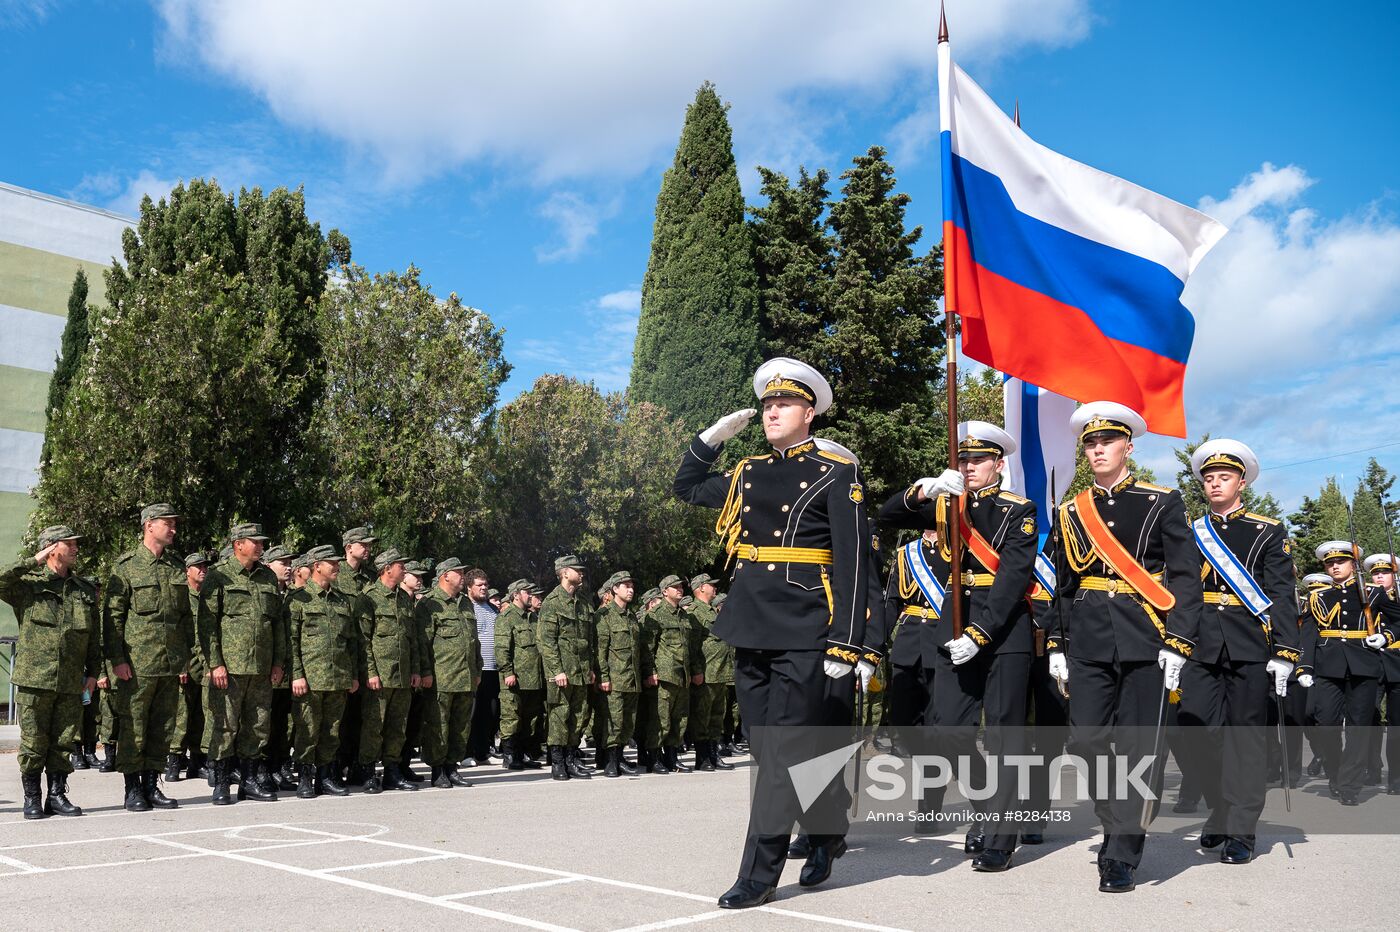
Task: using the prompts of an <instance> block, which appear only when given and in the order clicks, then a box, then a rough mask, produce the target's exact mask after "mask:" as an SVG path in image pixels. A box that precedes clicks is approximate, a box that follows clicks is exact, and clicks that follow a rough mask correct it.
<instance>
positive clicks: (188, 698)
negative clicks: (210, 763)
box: [170, 673, 209, 754]
mask: <svg viewBox="0 0 1400 932" xmlns="http://www.w3.org/2000/svg"><path fill="white" fill-rule="evenodd" d="M204 738H205V735H204V678H203V677H199V676H195V675H194V674H193V673H191V674H190V681H189V682H188V683H184V684H182V685H181V686H180V701H179V702H178V703H176V705H175V728H174V730H172V731H171V732H170V753H171V754H183V753H184V752H186V751H189V752H190V753H192V754H193V753H195V752H196V751H207V750H208V748H209V744H208V742H206V741H205V740H204Z"/></svg>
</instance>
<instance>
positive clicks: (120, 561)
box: [117, 550, 136, 566]
mask: <svg viewBox="0 0 1400 932" xmlns="http://www.w3.org/2000/svg"><path fill="white" fill-rule="evenodd" d="M135 556H136V551H135V550H128V551H127V552H126V553H124V554H122V555H121V556H119V557H117V565H118V566H120V565H121V564H123V563H126V562H128V561H130V560H131V559H132V558H133V557H135Z"/></svg>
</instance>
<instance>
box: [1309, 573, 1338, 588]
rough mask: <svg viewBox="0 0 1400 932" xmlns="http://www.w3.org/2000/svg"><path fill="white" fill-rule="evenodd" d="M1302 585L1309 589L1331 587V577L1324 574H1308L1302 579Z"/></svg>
mask: <svg viewBox="0 0 1400 932" xmlns="http://www.w3.org/2000/svg"><path fill="white" fill-rule="evenodd" d="M1303 585H1305V586H1307V587H1308V588H1309V589H1311V588H1313V587H1314V586H1330V585H1332V577H1331V576H1328V575H1327V574H1326V573H1309V574H1308V575H1306V576H1304V577H1303Z"/></svg>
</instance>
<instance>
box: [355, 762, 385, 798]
mask: <svg viewBox="0 0 1400 932" xmlns="http://www.w3.org/2000/svg"><path fill="white" fill-rule="evenodd" d="M362 769H363V770H364V774H365V782H364V783H362V784H360V791H361V792H363V793H364V794H365V795H367V796H376V795H378V794H380V793H382V792H384V784H382V783H380V782H379V774H378V773H377V772H376V768H375V766H374V765H373V764H370V765H369V766H367V767H364V768H362ZM385 769H386V770H387V769H388V768H387V767H386V768H385Z"/></svg>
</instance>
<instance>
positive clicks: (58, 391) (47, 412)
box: [39, 266, 90, 463]
mask: <svg viewBox="0 0 1400 932" xmlns="http://www.w3.org/2000/svg"><path fill="white" fill-rule="evenodd" d="M87 299H88V280H87V273H86V272H84V271H83V270H82V267H81V266H79V268H78V271H77V273H76V274H75V275H74V276H73V290H72V291H70V292H69V293H68V318H67V320H66V321H65V322H64V324H63V336H62V338H61V340H60V343H59V348H58V357H57V358H56V359H55V360H54V367H53V376H52V377H51V378H50V379H49V401H48V405H47V406H46V407H45V408H44V423H45V425H46V426H47V425H48V424H50V423H52V422H53V416H54V412H56V411H58V410H60V409H61V408H62V407H63V402H64V401H65V400H67V398H68V390H69V388H71V387H72V385H73V379H74V378H75V377H76V376H77V374H78V372H79V371H81V368H80V367H81V366H82V359H83V353H85V352H87V347H88V340H89V336H90V335H89V332H88V305H87ZM48 459H49V437H48V434H47V432H46V433H45V435H44V449H43V453H42V455H41V456H40V458H39V461H40V462H41V463H47V462H48Z"/></svg>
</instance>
